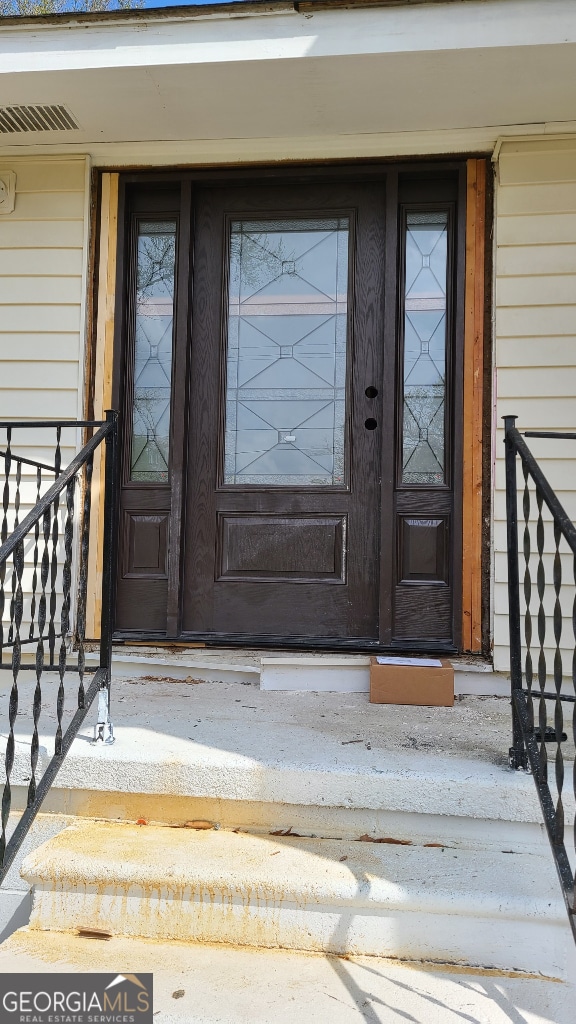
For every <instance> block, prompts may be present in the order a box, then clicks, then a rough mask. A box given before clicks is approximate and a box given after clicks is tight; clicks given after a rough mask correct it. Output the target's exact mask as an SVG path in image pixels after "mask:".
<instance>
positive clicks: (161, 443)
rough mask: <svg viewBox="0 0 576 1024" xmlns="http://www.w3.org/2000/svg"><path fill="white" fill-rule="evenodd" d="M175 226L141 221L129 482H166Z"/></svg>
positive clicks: (138, 248)
mask: <svg viewBox="0 0 576 1024" xmlns="http://www.w3.org/2000/svg"><path fill="white" fill-rule="evenodd" d="M175 259H176V222H175V221H141V222H140V224H139V226H138V239H137V260H136V318H135V345H134V411H133V414H132V452H131V462H130V478H131V480H136V481H141V482H144V481H148V482H152V483H154V482H155V483H164V482H168V458H169V437H170V385H171V376H172V334H173V325H174V276H175Z"/></svg>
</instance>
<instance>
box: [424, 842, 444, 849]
mask: <svg viewBox="0 0 576 1024" xmlns="http://www.w3.org/2000/svg"><path fill="white" fill-rule="evenodd" d="M424 846H427V847H430V846H433V847H435V848H436V849H439V850H443V849H444V847H445V846H446V843H424Z"/></svg>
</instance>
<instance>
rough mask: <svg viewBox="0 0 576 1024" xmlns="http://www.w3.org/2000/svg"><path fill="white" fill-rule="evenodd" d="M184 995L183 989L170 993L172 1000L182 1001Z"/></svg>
mask: <svg viewBox="0 0 576 1024" xmlns="http://www.w3.org/2000/svg"><path fill="white" fill-rule="evenodd" d="M185 995H186V991H185V989H183V988H177V989H176V991H175V992H173V993H172V999H182V996H185Z"/></svg>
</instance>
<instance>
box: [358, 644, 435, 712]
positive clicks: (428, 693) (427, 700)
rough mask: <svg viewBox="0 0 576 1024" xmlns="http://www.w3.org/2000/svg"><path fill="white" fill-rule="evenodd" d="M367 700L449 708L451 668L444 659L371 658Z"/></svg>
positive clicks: (374, 702) (378, 702)
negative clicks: (368, 696) (368, 698)
mask: <svg viewBox="0 0 576 1024" xmlns="http://www.w3.org/2000/svg"><path fill="white" fill-rule="evenodd" d="M438 662H440V664H438ZM431 663H432V664H431ZM370 702H371V703H372V704H418V705H421V706H424V707H446V708H451V707H452V706H453V704H454V669H453V668H452V665H451V664H450V662H449V661H446V660H445V659H443V658H402V657H398V658H395V657H392V656H390V657H388V656H384V655H382V656H380V657H379V658H378V657H375V658H370Z"/></svg>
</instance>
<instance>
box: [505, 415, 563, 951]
mask: <svg viewBox="0 0 576 1024" xmlns="http://www.w3.org/2000/svg"><path fill="white" fill-rule="evenodd" d="M515 422H516V417H515V416H505V417H504V425H505V439H504V443H505V445H506V514H507V547H508V609H509V624H510V670H511V684H512V730H513V745H512V747H511V748H510V766H511V767H512V768H515V769H519V768H524V769H527V770H529V771H531V772H532V774H533V777H534V782H535V784H536V789H537V792H538V797H539V800H540V805H541V808H542V814H543V817H544V823H545V826H546V830H547V833H548V838H549V840H550V846H551V848H552V853H553V856H554V861H555V864H556V868H557V871H558V876H559V878H560V884H561V886H562V892H563V894H564V900H565V903H566V909H567V911H568V918H569V921H570V924H571V927H572V931H573V934H574V938H575V939H576V890H575V871H574V863H575V857H574V853H575V851H576V815H575V804H574V800H575V799H576V760H575V755H574V749H575V744H576V590H575V585H576V527H575V526H574V524H573V523H572V521H571V519H570V518H569V516H568V515H567V513H566V511H565V510H564V508H563V507H562V505H561V503H560V501H559V500H558V497H557V496H556V494H555V492H554V490H553V488H552V487H551V486H550V484H549V482H548V480H547V479H546V477H545V476H544V474H543V472H542V470H541V468H540V466H539V465H538V463H537V461H536V459H535V458H534V456H533V455H532V453H531V451H530V449H529V448H528V446H527V444H526V442H525V441H524V437H538V438H554V439H556V440H558V439H570V440H576V433H564V432H562V433H561V432H552V431H527V432H526V433H525V434H524V435H522V434H521V433H520V432H519V431H518V430H517V429H516V426H515ZM518 459H519V460H520V466H521V471H522V477H523V486H522V484H521V486H522V490H521V492H520V493H519V492H518V481H517V472H516V471H517V463H518ZM519 504H520V505H521V509H522V512H521V520H522V523H523V528H522V546H521V547H520V546H519V529H518V520H519V515H518V506H519ZM522 563H523V573H522V575H523V580H522V590H521V588H520V575H521V564H522ZM567 572H568V573H569V575H568V582H567V580H566V574H567ZM563 588H564V589H563ZM566 670H567V671H566ZM549 747H551V748H552V749H551V753H550V754H549V752H548V748H549ZM549 761H553V765H554V772H553V773H552V772H550V771H549ZM568 766H569V767H570V769H571V771H570V774H569V778H570V776H571V779H570V783H569V784H568V785H565V780H566V776H567V775H568V772H567V770H566V769H567V767H568ZM567 814H568V816H569V818H570V819H571V825H570V828H569V829H568V828H567V823H566V817H567ZM570 833H571V841H570V844H569V846H568V848H567V846H566V842H567V834H568V835H570Z"/></svg>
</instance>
